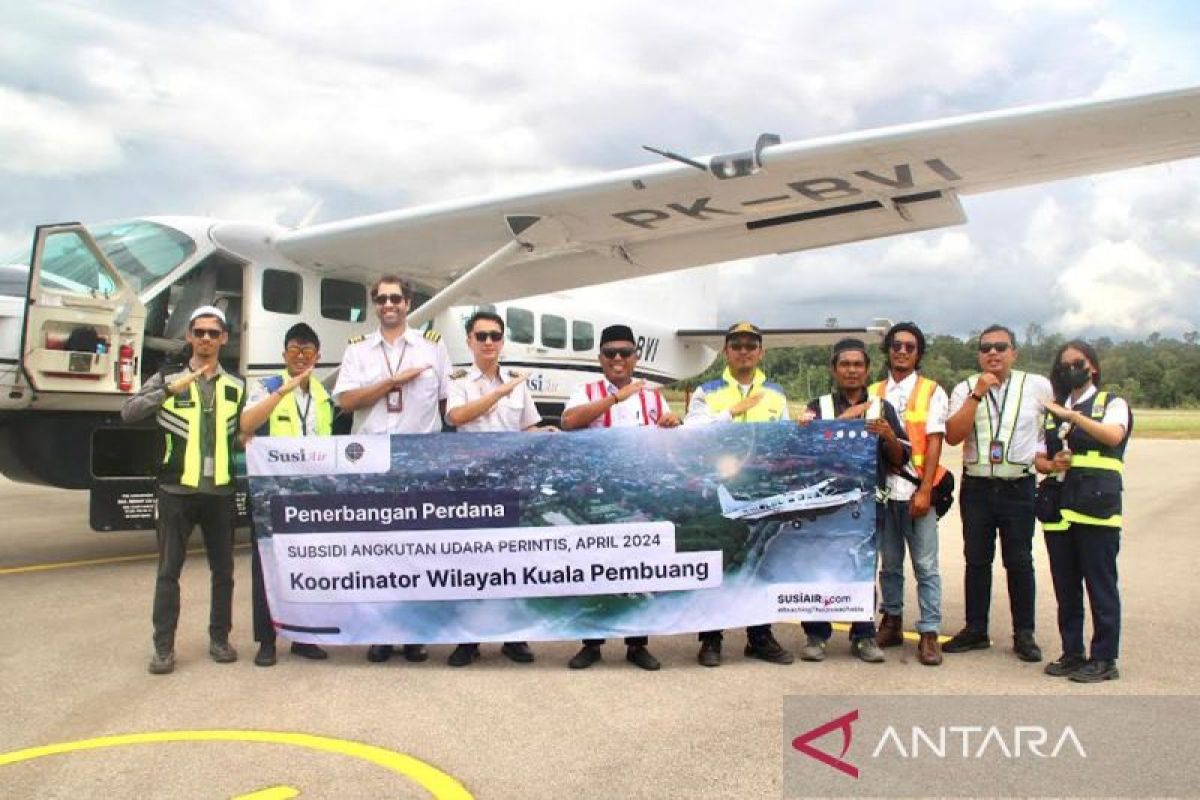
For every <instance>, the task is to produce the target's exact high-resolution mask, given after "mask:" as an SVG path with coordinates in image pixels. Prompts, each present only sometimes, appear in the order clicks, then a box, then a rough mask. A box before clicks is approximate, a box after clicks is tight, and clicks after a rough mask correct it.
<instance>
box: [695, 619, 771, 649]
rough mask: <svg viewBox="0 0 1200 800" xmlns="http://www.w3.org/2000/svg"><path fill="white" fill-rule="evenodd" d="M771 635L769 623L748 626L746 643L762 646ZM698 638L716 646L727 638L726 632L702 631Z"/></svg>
mask: <svg viewBox="0 0 1200 800" xmlns="http://www.w3.org/2000/svg"><path fill="white" fill-rule="evenodd" d="M770 635H771V625H770V624H769V623H768V624H766V625H748V626H746V641H747V642H749V643H750V644H751V645H757V644H760V643H761V642H762V641H763V640H765V639H766V638H767V637H768V636H770ZM696 638H697V639H699V640H700V641H702V642H713V643H714V644H720V643H721V640H723V639H724V638H725V632H724V631H701V632H700V633H699V634H697V636H696Z"/></svg>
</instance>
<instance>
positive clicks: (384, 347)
mask: <svg viewBox="0 0 1200 800" xmlns="http://www.w3.org/2000/svg"><path fill="white" fill-rule="evenodd" d="M402 338H403V337H402ZM379 350H380V352H381V353H382V354H383V363H384V366H386V367H387V371H388V375H395V374H396V373H397V372H399V371H400V367H401V366H402V365H403V364H404V354H405V353H406V352H408V339H405V340H404V346H403V347H401V348H400V358H398V359H396V368H395V369H392V362H391V361H390V360H389V359H388V354H387V342H385V341H384V340H383V339H380V340H379Z"/></svg>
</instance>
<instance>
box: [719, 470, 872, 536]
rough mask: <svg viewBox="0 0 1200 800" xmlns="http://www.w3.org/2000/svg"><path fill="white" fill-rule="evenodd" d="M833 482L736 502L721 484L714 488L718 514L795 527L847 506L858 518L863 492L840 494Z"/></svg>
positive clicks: (851, 490) (856, 490)
mask: <svg viewBox="0 0 1200 800" xmlns="http://www.w3.org/2000/svg"><path fill="white" fill-rule="evenodd" d="M834 483H835V481H834V479H833V478H826V479H825V480H823V481H820V482H818V483H814V484H812V485H811V486H805V487H804V488H802V489H795V490H793V491H790V492H783V493H782V494H776V495H772V496H771V497H763V498H760V499H758V500H738V499H736V498H735V497H734V496H733V495H732V494H730V493H729V490H728V489H727V488H725V486H724V485H721V486H718V487H717V499H718V500H719V501H720V503H721V515H722V516H724V517H726V518H728V519H778V520H780V521H789V520H790V521H791V523H792V525H793V526H795V527H797V528H798V527H800V523H801V520H803V519H809V520H815V519H816V518H817V517H818V516H819V515H821V514H832V513H833V512H835V511H837V510H838V509H840V508H841V507H842V506H847V505H848V506H850V514H851V516H853V517H854V518H855V519H858V517H859V515H860V514H861V513H862V511H861V506H862V500H863V496H864V495H865V494H866V493H865V492H864V491H863V490H862V489H861V488H859V487H855V488H853V489H850V490H849V491H845V492H839V491H837V488H836V487H835V485H834Z"/></svg>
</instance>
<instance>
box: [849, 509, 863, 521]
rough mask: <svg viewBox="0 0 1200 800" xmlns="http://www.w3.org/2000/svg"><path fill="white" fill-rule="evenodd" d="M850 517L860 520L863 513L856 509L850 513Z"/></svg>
mask: <svg viewBox="0 0 1200 800" xmlns="http://www.w3.org/2000/svg"><path fill="white" fill-rule="evenodd" d="M850 516H852V517H854V518H855V519H858V518H859V517H861V516H862V512H861V511H859V510H858V509H857V508H856V509H854V510H853V511H851V512H850Z"/></svg>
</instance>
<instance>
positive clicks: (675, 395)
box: [663, 391, 1200, 439]
mask: <svg viewBox="0 0 1200 800" xmlns="http://www.w3.org/2000/svg"><path fill="white" fill-rule="evenodd" d="M663 394H664V397H665V398H666V400H667V402H668V403H669V404H670V406H671V408H672V409H673V410H674V411H675V413H677V414H679V415H681V416H682V414H683V412H684V411H685V409H684V407H683V401H684V400H683V392H679V391H669V392H664V393H663ZM790 408H791V413H792V416H795V415H796V414H797V413H799V412H801V411H803V410H804V407H803V405H802V404H799V403H791V404H790ZM1133 419H1134V424H1133V436H1134V438H1135V439H1200V409H1183V408H1175V409H1170V408H1135V409H1134V410H1133Z"/></svg>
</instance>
